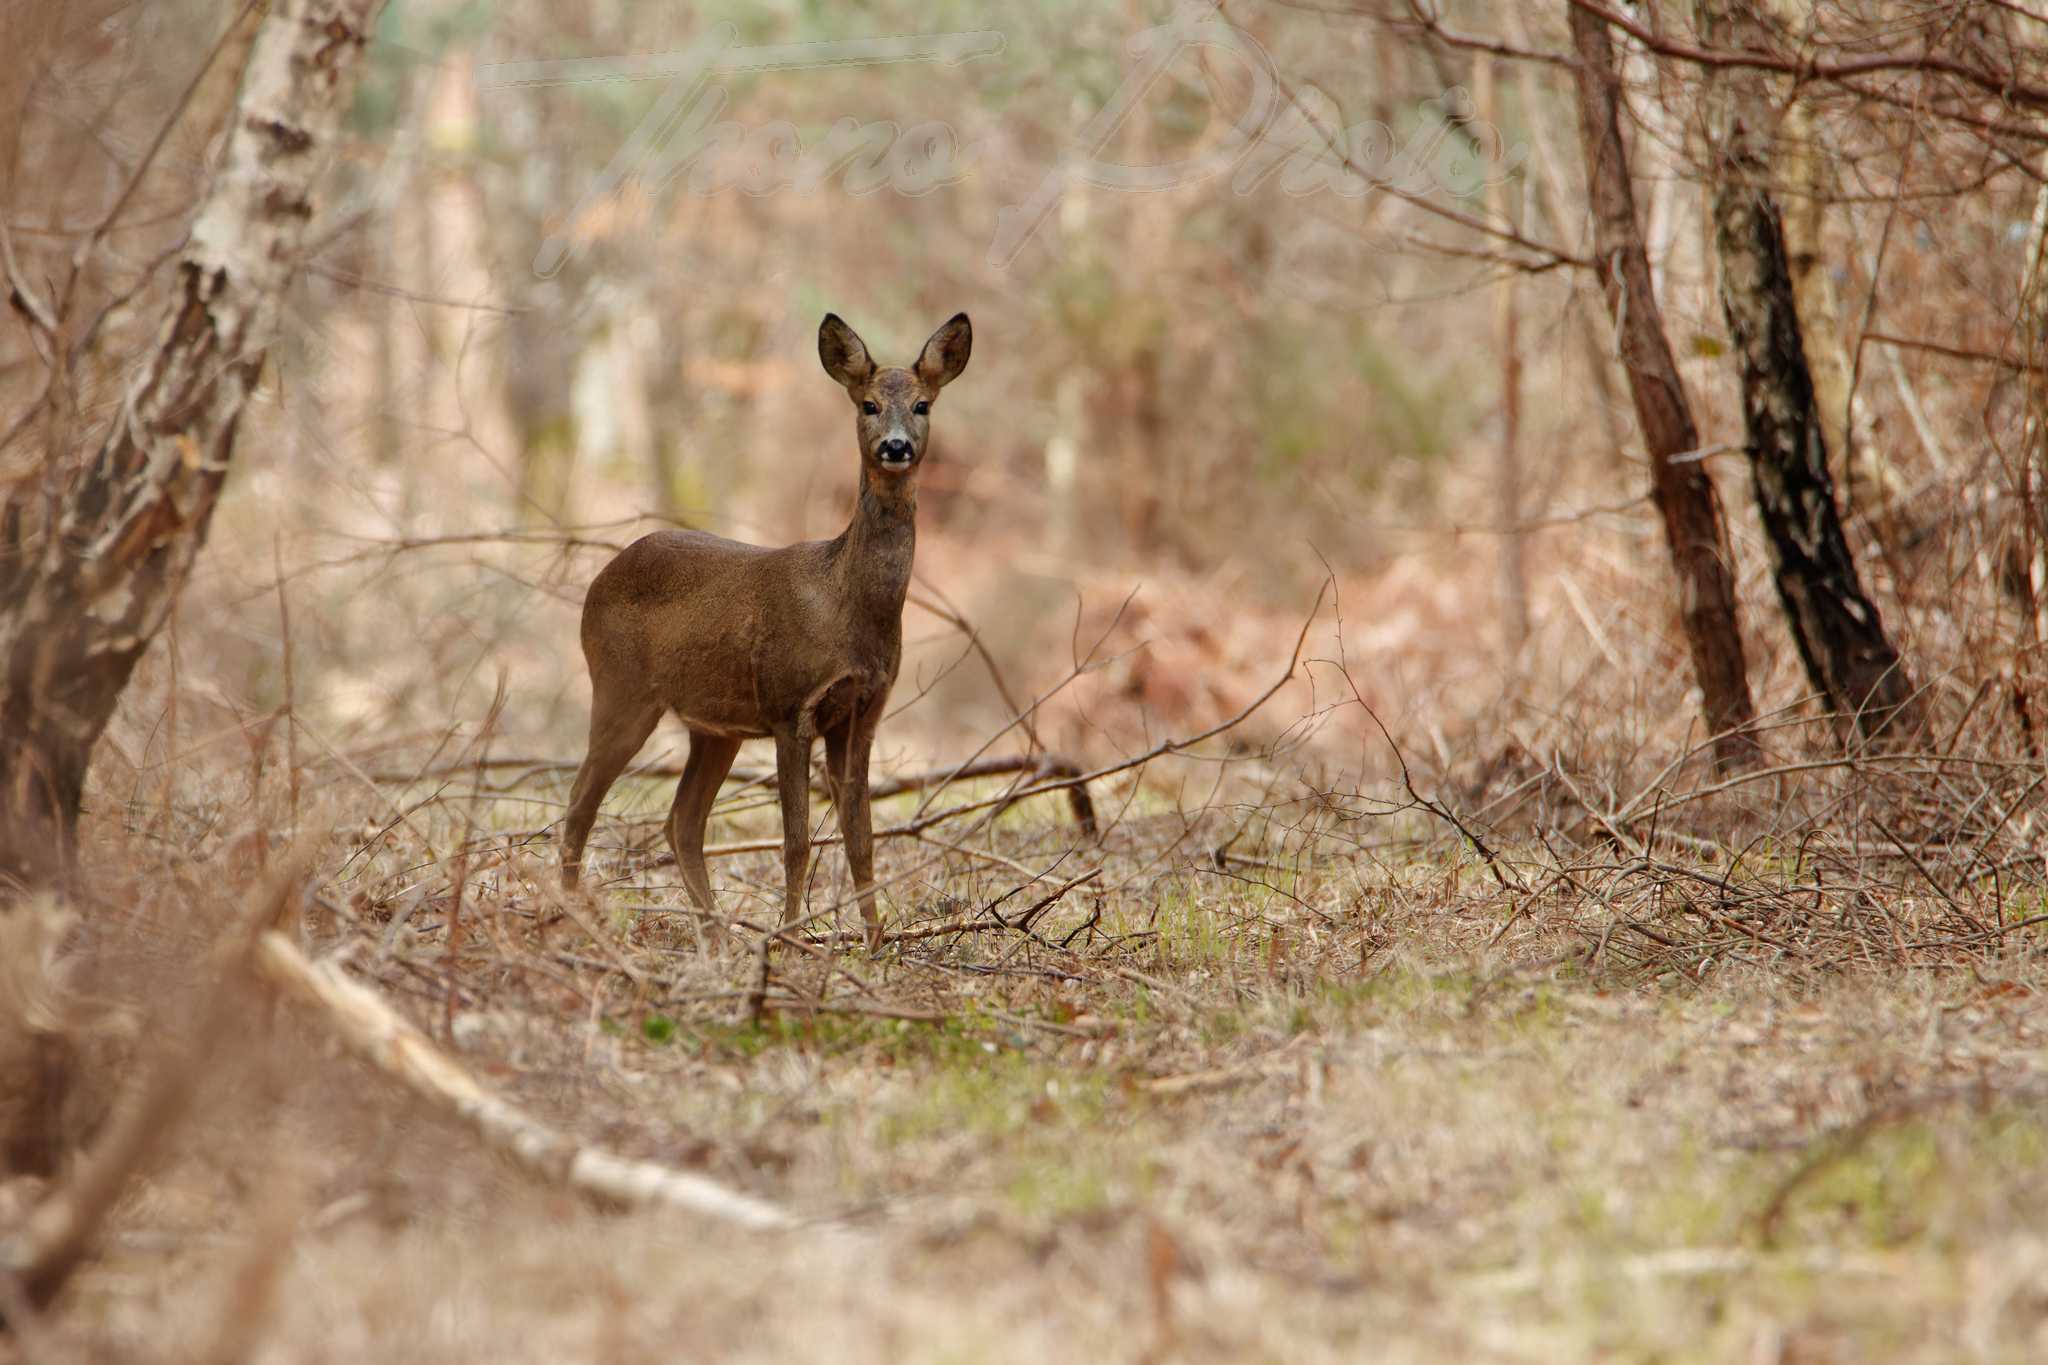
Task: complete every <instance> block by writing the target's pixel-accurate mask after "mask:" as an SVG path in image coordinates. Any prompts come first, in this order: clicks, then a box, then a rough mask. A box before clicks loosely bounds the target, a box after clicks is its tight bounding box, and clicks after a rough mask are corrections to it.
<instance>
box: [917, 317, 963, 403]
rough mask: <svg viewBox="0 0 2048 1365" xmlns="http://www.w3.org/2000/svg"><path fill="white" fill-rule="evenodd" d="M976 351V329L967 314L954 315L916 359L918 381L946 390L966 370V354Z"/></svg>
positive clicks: (932, 336) (926, 344)
mask: <svg viewBox="0 0 2048 1365" xmlns="http://www.w3.org/2000/svg"><path fill="white" fill-rule="evenodd" d="M973 349H974V325H973V324H972V323H970V322H968V321H967V314H965V313H955V314H953V316H952V318H951V319H950V320H949V321H948V322H947V323H946V324H945V326H943V327H941V328H939V330H938V331H936V332H933V333H932V335H931V340H929V341H927V342H925V344H924V350H923V351H922V352H920V353H919V355H918V357H917V377H918V378H919V379H921V380H923V381H924V382H925V383H927V384H929V385H931V386H932V387H933V388H935V389H943V388H945V387H946V385H948V384H950V383H952V382H953V381H954V380H956V379H958V378H959V377H960V371H962V370H964V369H966V368H967V353H968V352H969V351H972V350H973Z"/></svg>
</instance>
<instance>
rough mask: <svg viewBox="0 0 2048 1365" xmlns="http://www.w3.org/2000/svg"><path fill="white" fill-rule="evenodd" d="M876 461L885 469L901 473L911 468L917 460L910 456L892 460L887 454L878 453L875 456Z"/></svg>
mask: <svg viewBox="0 0 2048 1365" xmlns="http://www.w3.org/2000/svg"><path fill="white" fill-rule="evenodd" d="M875 463H876V464H878V465H880V466H881V467H882V468H884V469H887V470H891V471H893V472H896V473H901V472H902V471H903V470H906V469H908V468H910V466H911V465H913V464H915V463H916V461H915V460H913V459H910V458H908V457H906V458H904V459H901V460H892V459H890V458H889V457H888V456H886V455H877V456H875Z"/></svg>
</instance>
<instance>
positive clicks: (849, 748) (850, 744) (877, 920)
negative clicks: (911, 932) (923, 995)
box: [825, 715, 882, 952]
mask: <svg viewBox="0 0 2048 1365" xmlns="http://www.w3.org/2000/svg"><path fill="white" fill-rule="evenodd" d="M874 736H875V731H874V726H873V725H872V724H870V723H868V718H867V717H866V716H865V715H855V716H853V717H851V718H850V719H848V720H847V721H846V723H845V724H844V725H841V726H839V727H837V728H836V729H833V730H829V731H827V732H826V734H825V780H826V784H827V785H828V786H829V787H830V789H831V792H832V806H833V809H834V810H835V811H837V812H838V815H839V835H840V838H842V839H844V840H845V841H846V865H847V867H848V868H849V869H850V870H851V871H852V873H853V890H854V895H855V896H856V897H858V898H859V900H860V918H861V923H862V925H863V926H864V927H865V929H866V933H867V944H868V951H869V952H874V951H876V950H877V949H879V948H880V947H881V946H882V918H881V915H880V914H878V913H877V912H876V910H875V837H874V824H873V819H874V817H873V808H872V806H871V804H870V802H869V799H868V754H869V752H870V751H871V750H872V749H873V747H874Z"/></svg>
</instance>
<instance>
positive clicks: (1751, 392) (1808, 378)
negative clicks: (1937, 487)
mask: <svg viewBox="0 0 2048 1365" xmlns="http://www.w3.org/2000/svg"><path fill="white" fill-rule="evenodd" d="M1699 14H1700V20H1701V28H1702V33H1703V36H1706V37H1707V38H1709V39H1710V40H1712V41H1717V42H1718V41H1722V40H1723V39H1724V38H1729V37H1731V36H1733V35H1731V33H1730V30H1732V29H1733V28H1734V27H1735V23H1734V20H1733V19H1732V18H1731V11H1730V10H1729V9H1727V8H1726V6H1725V4H1724V0H1702V2H1701V4H1700V6H1699ZM1744 23H1746V24H1749V25H1754V23H1755V21H1754V19H1753V18H1746V19H1745V20H1744ZM1709 79H1710V80H1711V81H1712V82H1714V84H1713V85H1711V86H1710V87H1709V88H1710V90H1712V91H1714V94H1713V96H1712V97H1711V99H1712V104H1711V106H1710V111H1709V112H1710V117H1709V120H1708V125H1707V126H1708V128H1709V130H1710V137H1709V143H1710V145H1711V146H1712V147H1714V148H1715V149H1716V161H1717V164H1716V166H1715V167H1714V170H1715V180H1714V193H1713V212H1714V247H1715V252H1716V254H1717V255H1718V256H1719V257H1720V263H1721V308H1722V311H1723V313H1724V314H1725V315H1726V317H1727V319H1728V331H1729V334H1730V336H1731V338H1732V340H1733V343H1734V348H1735V354H1736V358H1737V360H1738V362H1739V363H1740V366H1741V371H1742V417H1743V428H1744V439H1745V443H1746V446H1745V448H1746V450H1747V453H1748V455H1749V467H1750V476H1751V482H1752V486H1753V488H1754V490H1755V493H1756V506H1757V515H1758V517H1759V518H1760V519H1761V521H1762V522H1763V527H1764V538H1765V542H1766V543H1767V544H1768V545H1769V546H1770V553H1771V568H1772V572H1773V574H1774V576H1775V578H1776V580H1777V586H1778V597H1779V600H1780V601H1781V602H1782V603H1783V604H1784V608H1785V620H1786V624H1787V625H1788V626H1789V627H1790V628H1791V631H1792V639H1793V642H1794V643H1795V644H1796V645H1797V646H1798V648H1799V658H1800V661H1801V662H1802V663H1804V664H1805V666H1806V675H1807V677H1808V679H1809V680H1810V681H1811V682H1812V684H1813V686H1814V689H1815V690H1816V691H1818V692H1819V693H1821V695H1823V696H1825V697H1826V698H1827V699H1828V702H1829V704H1830V705H1831V706H1832V707H1833V708H1834V709H1835V710H1836V711H1837V712H1838V713H1840V714H1843V715H1847V716H1852V717H1854V718H1855V721H1856V724H1857V726H1858V727H1859V728H1860V729H1861V730H1862V732H1863V733H1864V735H1865V736H1867V737H1870V738H1875V737H1877V736H1879V735H1881V734H1885V733H1887V732H1891V733H1894V734H1897V733H1902V732H1906V731H1909V730H1911V729H1912V728H1913V724H1914V722H1915V721H1916V720H1917V717H1918V710H1919V708H1918V707H1917V705H1916V704H1915V701H1914V692H1913V684H1912V680H1911V678H1910V677H1908V676H1907V673H1906V669H1905V666H1904V664H1903V662H1902V661H1901V659H1900V657H1899V652H1898V650H1897V649H1896V648H1894V647H1893V645H1892V642H1891V639H1890V637H1889V636H1888V635H1886V633H1885V629H1884V621H1883V619H1882V617H1880V615H1879V614H1878V610H1877V606H1876V604H1874V603H1873V602H1872V601H1871V600H1870V598H1869V597H1868V596H1867V595H1866V594H1865V593H1864V591H1863V584H1862V581H1861V579H1860V578H1859V577H1858V575H1857V572H1856V561H1855V558H1854V556H1853V555H1851V553H1850V551H1849V542H1848V539H1847V537H1846V536H1844V535H1843V533H1842V519H1841V514H1840V512H1839V510H1838V509H1837V507H1836V504H1835V488H1834V481H1833V479H1832V478H1831V477H1830V476H1829V473H1828V454H1827V439H1826V436H1825V435H1824V434H1823V429H1822V425H1821V417H1820V411H1819V408H1818V406H1817V405H1816V403H1815V401H1814V390H1813V375H1812V372H1811V371H1810V370H1809V369H1808V368H1807V363H1806V350H1805V344H1804V341H1803V339H1802V338H1801V336H1800V330H1799V311H1798V308H1797V306H1796V304H1795V302H1794V299H1793V292H1792V277H1791V273H1790V270H1789V268H1788V264H1787V261H1786V255H1785V235H1784V229H1783V225H1782V223H1781V221H1780V218H1779V214H1778V207H1777V205H1776V204H1775V203H1774V202H1773V201H1772V199H1771V195H1770V193H1769V191H1768V189H1767V188H1766V186H1767V185H1768V183H1769V171H1770V155H1769V147H1770V141H1771V129H1772V126H1773V123H1774V120H1773V118H1772V111H1771V105H1770V102H1769V100H1768V98H1767V91H1766V88H1765V86H1764V83H1763V82H1764V78H1763V77H1762V76H1760V75H1757V74H1756V73H1749V72H1740V73H1734V74H1723V75H1716V76H1710V78H1709Z"/></svg>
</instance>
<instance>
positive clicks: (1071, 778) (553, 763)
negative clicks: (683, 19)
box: [372, 754, 1095, 848]
mask: <svg viewBox="0 0 2048 1365" xmlns="http://www.w3.org/2000/svg"><path fill="white" fill-rule="evenodd" d="M577 767H578V765H577V764H575V763H572V762H570V761H568V760H567V759H559V758H532V757H528V758H494V759H491V760H490V761H488V762H485V763H475V762H458V763H454V764H449V765H444V766H442V767H438V768H426V769H422V770H421V771H419V772H416V773H402V772H379V773H374V774H372V776H373V777H374V778H375V780H376V781H378V782H387V783H409V782H426V781H430V780H432V779H435V778H443V777H455V776H460V775H463V774H466V773H472V772H475V771H477V770H478V769H479V768H484V769H494V770H498V771H505V770H511V769H517V770H519V771H520V772H521V774H522V777H526V776H531V775H533V774H536V773H549V772H563V773H573V772H575V771H576V769H577ZM1011 773H1029V774H1031V780H1032V782H1033V783H1046V782H1050V783H1051V784H1052V785H1050V786H1034V787H1031V788H1028V789H1027V790H1025V791H1022V792H1019V793H1017V794H1016V797H1015V800H1018V801H1021V800H1023V799H1024V798H1025V797H1026V796H1034V795H1037V794H1038V793H1039V792H1041V791H1059V790H1062V789H1064V790H1065V791H1066V793H1067V804H1068V806H1069V808H1070V809H1071V810H1072V811H1073V814H1074V823H1075V824H1077V825H1079V826H1080V827H1081V832H1082V833H1084V834H1088V835H1093V834H1094V833H1095V802H1094V800H1093V798H1092V797H1090V795H1089V793H1088V781H1089V778H1088V776H1087V774H1085V773H1084V772H1083V770H1082V768H1081V765H1080V764H1078V763H1076V762H1075V761H1074V760H1073V759H1071V758H1066V757H1063V756H1061V755H1059V754H1013V755H1009V756H1003V757H993V758H980V759H976V760H975V761H974V762H972V763H968V764H965V765H957V766H954V767H950V768H934V769H932V770H931V771H929V772H922V773H909V774H906V775H904V776H902V777H894V778H891V779H889V780H888V781H886V782H877V783H875V784H874V785H873V786H872V787H870V788H869V789H868V796H869V798H870V799H871V800H881V799H883V798H884V797H890V796H902V795H904V794H905V793H906V792H915V791H923V790H925V789H926V788H927V787H936V786H938V785H940V784H942V783H950V782H958V781H961V780H963V779H968V778H976V777H1004V776H1008V775H1009V774H1011ZM626 775H627V776H628V777H681V776H682V775H683V765H682V764H680V763H649V764H646V765H645V766H642V767H637V768H630V769H628V770H627V774H626ZM774 778H775V773H774V771H773V770H772V769H768V768H734V769H733V770H732V773H731V774H730V776H729V777H728V778H727V781H729V782H736V783H738V784H740V785H741V786H742V787H749V786H755V785H759V784H762V783H767V782H772V781H773V780H774ZM814 790H815V791H816V792H818V793H821V794H822V793H823V792H824V790H825V789H824V788H823V786H822V785H816V784H814ZM775 847H778V848H779V847H781V845H780V844H777V845H775Z"/></svg>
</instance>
